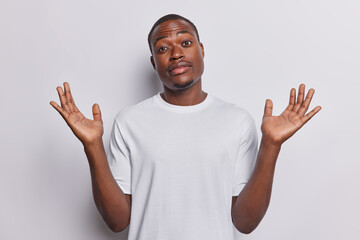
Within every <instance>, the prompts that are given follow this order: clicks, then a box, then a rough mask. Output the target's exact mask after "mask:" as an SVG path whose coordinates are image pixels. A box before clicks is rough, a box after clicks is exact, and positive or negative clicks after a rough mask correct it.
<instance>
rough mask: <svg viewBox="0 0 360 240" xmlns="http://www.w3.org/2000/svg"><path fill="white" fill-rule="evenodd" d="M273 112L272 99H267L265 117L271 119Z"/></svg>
mask: <svg viewBox="0 0 360 240" xmlns="http://www.w3.org/2000/svg"><path fill="white" fill-rule="evenodd" d="M272 111H273V103H272V101H271V100H270V99H266V102H265V109H264V117H271V116H272Z"/></svg>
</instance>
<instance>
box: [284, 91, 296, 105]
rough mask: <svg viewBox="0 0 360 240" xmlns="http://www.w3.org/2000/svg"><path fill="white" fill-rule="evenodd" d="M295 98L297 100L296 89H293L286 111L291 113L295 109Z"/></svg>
mask: <svg viewBox="0 0 360 240" xmlns="http://www.w3.org/2000/svg"><path fill="white" fill-rule="evenodd" d="M295 98H296V89H295V88H292V89H291V90H290V98H289V105H288V106H287V107H286V109H285V110H288V111H291V110H292V109H293V108H294V105H295Z"/></svg>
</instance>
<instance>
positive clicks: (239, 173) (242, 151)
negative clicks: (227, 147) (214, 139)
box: [232, 115, 258, 196]
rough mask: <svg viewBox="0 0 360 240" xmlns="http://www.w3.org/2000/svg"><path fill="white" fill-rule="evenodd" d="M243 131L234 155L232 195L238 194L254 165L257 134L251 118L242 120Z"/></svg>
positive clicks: (256, 150)
mask: <svg viewBox="0 0 360 240" xmlns="http://www.w3.org/2000/svg"><path fill="white" fill-rule="evenodd" d="M244 125H245V126H244V129H245V130H244V131H243V133H242V135H241V141H240V146H239V149H238V153H237V156H236V164H235V172H234V184H233V190H232V195H233V196H238V195H239V193H240V192H241V190H242V189H243V188H244V187H245V185H246V183H247V182H248V180H249V178H250V176H251V174H252V171H253V169H254V166H255V162H256V156H257V152H258V135H257V130H256V126H255V122H254V120H253V118H252V117H251V116H250V115H249V117H248V119H246V121H244Z"/></svg>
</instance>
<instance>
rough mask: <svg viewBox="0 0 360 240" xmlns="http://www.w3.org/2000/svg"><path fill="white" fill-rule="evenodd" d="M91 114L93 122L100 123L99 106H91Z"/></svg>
mask: <svg viewBox="0 0 360 240" xmlns="http://www.w3.org/2000/svg"><path fill="white" fill-rule="evenodd" d="M92 112H93V117H94V120H97V121H99V120H100V121H102V119H101V111H100V107H99V104H97V103H95V104H94V105H93V106H92Z"/></svg>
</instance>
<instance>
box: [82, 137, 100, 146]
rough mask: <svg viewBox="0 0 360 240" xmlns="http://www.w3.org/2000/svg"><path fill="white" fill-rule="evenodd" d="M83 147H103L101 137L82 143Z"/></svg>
mask: <svg viewBox="0 0 360 240" xmlns="http://www.w3.org/2000/svg"><path fill="white" fill-rule="evenodd" d="M83 145H84V148H85V149H88V148H93V147H98V146H103V141H102V137H99V138H95V139H93V140H91V141H86V142H83Z"/></svg>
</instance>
